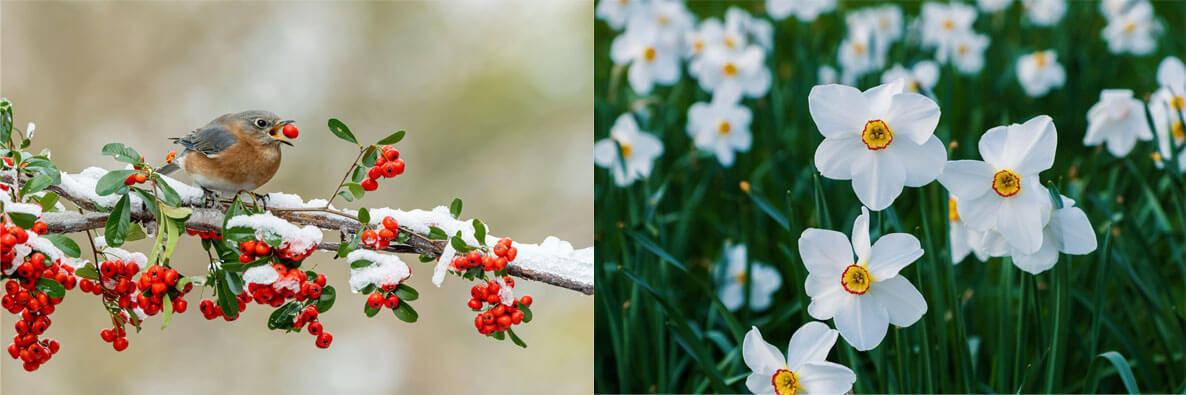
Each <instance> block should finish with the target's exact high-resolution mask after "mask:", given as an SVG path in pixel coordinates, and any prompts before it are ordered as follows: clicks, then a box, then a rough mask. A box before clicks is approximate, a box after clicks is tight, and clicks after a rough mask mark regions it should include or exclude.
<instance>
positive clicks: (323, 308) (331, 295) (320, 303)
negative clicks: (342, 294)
mask: <svg viewBox="0 0 1186 395" xmlns="http://www.w3.org/2000/svg"><path fill="white" fill-rule="evenodd" d="M337 298H338V291H336V290H334V286H332V285H326V286H325V289H322V290H321V297H320V298H317V312H318V313H324V312H327V311H329V309H330V308H333V307H334V301H336V300H337Z"/></svg>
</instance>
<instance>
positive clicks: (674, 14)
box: [626, 0, 694, 48]
mask: <svg viewBox="0 0 1186 395" xmlns="http://www.w3.org/2000/svg"><path fill="white" fill-rule="evenodd" d="M693 19H694V17H693V16H692V12H691V11H688V7H687V5H685V4H684V2H683V1H682V0H648V2H647V3H646V6H645V8H643V9H642V10H641V11H640V12H636V13H633V14H631V18H630V19H629V20H627V26H626V29H627V30H629V29H632V28H634V25H641V26H649V27H653V28H654V29H655V30H656V32H657V34H658V35H659V39H660V40H661V41H663V42H664V43H665V44H669V45H671V46H674V47H676V48H679V47H680V45H679V41H680V40H682V39H683V38H684V33H687V32H688V31H689V30H692V24H693Z"/></svg>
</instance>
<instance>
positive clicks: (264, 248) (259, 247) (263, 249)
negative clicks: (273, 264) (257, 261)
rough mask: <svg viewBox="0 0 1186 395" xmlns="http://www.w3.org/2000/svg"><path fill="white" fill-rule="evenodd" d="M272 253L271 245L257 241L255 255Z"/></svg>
mask: <svg viewBox="0 0 1186 395" xmlns="http://www.w3.org/2000/svg"><path fill="white" fill-rule="evenodd" d="M271 253H272V247H271V246H268V243H257V244H256V245H255V255H257V256H264V255H268V254H271Z"/></svg>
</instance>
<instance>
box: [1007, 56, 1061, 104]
mask: <svg viewBox="0 0 1186 395" xmlns="http://www.w3.org/2000/svg"><path fill="white" fill-rule="evenodd" d="M1066 80H1067V74H1066V71H1064V70H1063V68H1062V64H1060V63H1058V54H1057V53H1055V52H1054V50H1045V51H1037V52H1034V53H1032V54H1029V55H1023V56H1022V57H1021V58H1019V59H1017V81H1019V82H1021V88H1022V89H1023V90H1025V94H1026V95H1029V96H1030V97H1042V96H1045V95H1046V94H1047V93H1049V92H1050V90H1051V89H1054V88H1061V87H1062V85H1063V84H1064V83H1066Z"/></svg>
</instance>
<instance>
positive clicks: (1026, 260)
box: [1013, 232, 1058, 274]
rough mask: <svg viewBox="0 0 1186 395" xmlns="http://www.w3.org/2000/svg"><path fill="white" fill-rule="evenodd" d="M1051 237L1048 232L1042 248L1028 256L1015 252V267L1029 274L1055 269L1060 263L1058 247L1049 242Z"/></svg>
mask: <svg viewBox="0 0 1186 395" xmlns="http://www.w3.org/2000/svg"><path fill="white" fill-rule="evenodd" d="M1050 236H1051V235H1050V234H1049V232H1047V234H1046V237H1045V238H1043V242H1042V246H1041V247H1040V248H1038V250H1037V251H1034V252H1033V253H1029V254H1026V253H1022V252H1019V251H1016V250H1015V252H1014V253H1013V265H1014V266H1017V268H1018V269H1021V270H1022V271H1025V272H1026V273H1029V274H1038V273H1041V272H1044V271H1047V270H1050V268H1052V267H1054V264H1056V263H1058V247H1057V246H1055V245H1054V242H1053V241H1050V240H1047V239H1049V237H1050Z"/></svg>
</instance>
